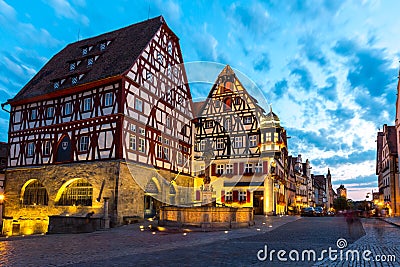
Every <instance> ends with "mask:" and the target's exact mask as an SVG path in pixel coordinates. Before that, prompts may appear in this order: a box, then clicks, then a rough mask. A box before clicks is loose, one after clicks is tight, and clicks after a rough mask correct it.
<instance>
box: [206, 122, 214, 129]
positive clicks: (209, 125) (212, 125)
mask: <svg viewBox="0 0 400 267" xmlns="http://www.w3.org/2000/svg"><path fill="white" fill-rule="evenodd" d="M213 127H214V121H206V128H213Z"/></svg>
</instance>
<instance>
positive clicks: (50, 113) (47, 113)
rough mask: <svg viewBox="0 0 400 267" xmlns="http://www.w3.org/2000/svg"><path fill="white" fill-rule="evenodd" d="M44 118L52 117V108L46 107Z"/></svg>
mask: <svg viewBox="0 0 400 267" xmlns="http://www.w3.org/2000/svg"><path fill="white" fill-rule="evenodd" d="M46 117H47V118H53V117H54V107H48V108H47V112H46Z"/></svg>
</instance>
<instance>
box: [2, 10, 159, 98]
mask: <svg viewBox="0 0 400 267" xmlns="http://www.w3.org/2000/svg"><path fill="white" fill-rule="evenodd" d="M163 23H165V22H164V19H163V17H162V16H159V17H155V18H153V19H149V20H146V21H143V22H139V23H136V24H133V25H130V26H128V27H125V28H122V29H119V30H115V31H112V32H108V33H104V34H101V35H98V36H96V37H92V38H88V39H84V40H81V41H78V42H75V43H71V44H69V45H67V46H66V47H65V48H64V49H62V50H61V51H60V52H58V53H57V54H56V55H55V56H53V57H52V58H51V59H50V60H49V61H48V62H47V63H46V65H44V66H43V68H42V69H41V70H40V71H39V72H38V73H37V74H36V75H35V76H34V77H33V78H32V79H31V80H30V81H29V82H28V83H27V84H26V85H25V86H24V87H23V88H22V89H21V91H20V92H19V93H18V94H17V95H16V96H15V97H14V98H13V99H11V100H9V102H13V101H18V100H23V99H28V98H31V97H37V96H40V95H45V94H48V93H52V92H54V91H57V90H63V89H67V88H69V87H74V86H77V85H81V84H85V83H89V82H93V81H97V80H101V79H105V78H109V77H113V76H117V75H121V74H123V73H124V72H126V71H127V70H129V68H130V67H131V66H132V65H133V64H134V62H135V60H136V59H137V58H138V56H139V55H140V54H141V53H142V51H143V50H144V49H145V48H146V46H147V44H148V43H149V42H150V41H151V39H152V38H153V36H154V35H155V34H156V33H157V31H158V30H159V28H160V27H161V25H162V24H163ZM103 42H107V43H109V44H108V45H107V46H106V49H105V50H103V51H101V50H100V44H101V43H103ZM89 46H93V48H92V49H91V50H90V51H88V53H87V55H85V56H84V55H83V54H82V49H83V48H84V47H89ZM93 56H99V58H98V59H97V60H96V61H95V62H94V63H93V65H92V66H90V67H88V66H87V63H86V62H87V59H88V58H89V57H93ZM78 60H82V62H81V63H80V64H79V65H78V66H77V67H76V68H75V70H73V71H70V68H69V64H70V63H71V62H76V61H78ZM81 74H83V77H82V78H81V79H80V80H79V81H78V82H77V83H76V84H75V85H72V83H71V81H70V80H68V79H71V77H72V76H74V75H81ZM65 78H66V80H65V82H64V83H63V84H62V85H60V86H59V87H58V88H56V89H55V88H54V81H57V80H62V79H65Z"/></svg>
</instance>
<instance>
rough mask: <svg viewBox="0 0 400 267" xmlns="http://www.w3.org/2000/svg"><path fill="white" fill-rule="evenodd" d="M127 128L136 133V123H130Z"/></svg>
mask: <svg viewBox="0 0 400 267" xmlns="http://www.w3.org/2000/svg"><path fill="white" fill-rule="evenodd" d="M129 128H130V129H131V131H132V132H134V133H136V125H135V124H133V123H131V124H130V126H129Z"/></svg>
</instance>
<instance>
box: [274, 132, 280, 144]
mask: <svg viewBox="0 0 400 267" xmlns="http://www.w3.org/2000/svg"><path fill="white" fill-rule="evenodd" d="M279 141H280V140H279V133H274V142H275V143H276V142H279Z"/></svg>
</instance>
